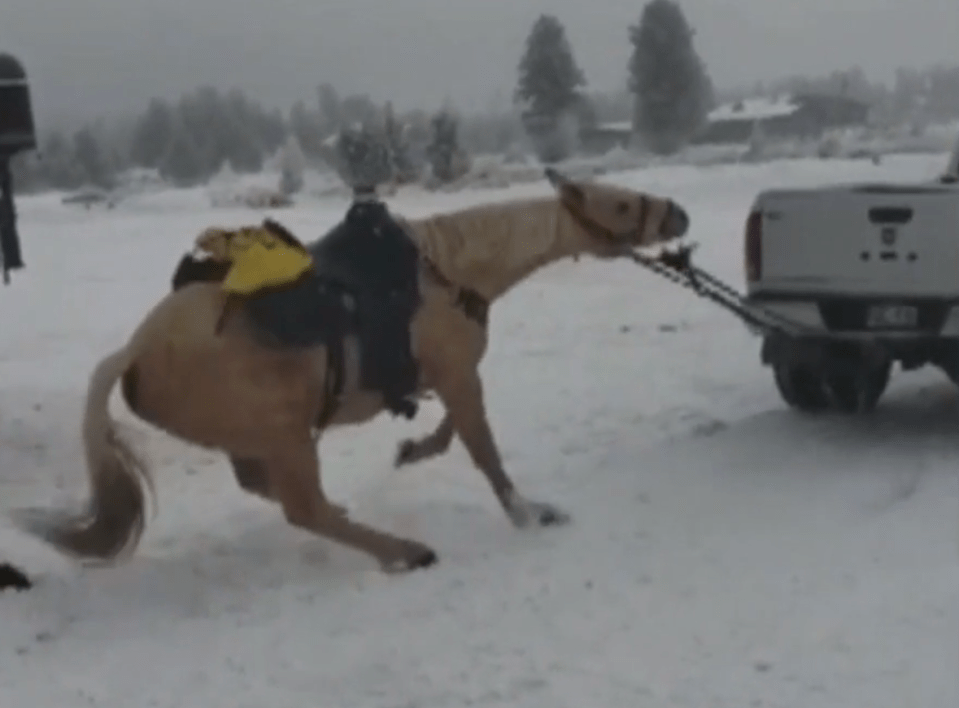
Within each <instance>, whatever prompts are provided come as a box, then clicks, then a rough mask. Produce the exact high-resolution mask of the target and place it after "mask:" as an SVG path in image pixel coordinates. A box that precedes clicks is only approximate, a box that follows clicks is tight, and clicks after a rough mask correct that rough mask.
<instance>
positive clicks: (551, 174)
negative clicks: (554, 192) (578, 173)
mask: <svg viewBox="0 0 959 708" xmlns="http://www.w3.org/2000/svg"><path fill="white" fill-rule="evenodd" d="M543 174H544V175H546V179H548V180H549V183H550V184H551V185H553V186H554V187H556V189H559V188H560V187H562V186H563V185H565V184H569V178H568V177H566V176H565V175H562V174H560V172H559V170H557V169H556V168H555V167H547V168H546V169H544V170H543Z"/></svg>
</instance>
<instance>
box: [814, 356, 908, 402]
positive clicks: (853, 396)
mask: <svg viewBox="0 0 959 708" xmlns="http://www.w3.org/2000/svg"><path fill="white" fill-rule="evenodd" d="M891 370H892V366H891V365H890V364H886V365H884V366H882V367H880V368H878V369H874V370H872V371H870V372H868V373H867V374H866V376H864V377H863V378H862V379H861V381H860V380H859V377H857V376H856V375H855V374H849V373H836V372H833V373H830V374H827V375H826V376H825V384H826V389H827V390H828V392H829V395H830V398H831V399H832V404H833V407H835V408H836V410H839V411H841V412H843V413H868V412H869V411H871V410H873V409H874V408H875V407H876V404H877V403H878V402H879V399H880V398H882V394H883V393H885V392H886V386H888V385H889V375H890V372H891ZM859 386H864V387H865V390H864V391H860V389H859ZM860 395H861V397H860ZM860 404H861V405H862V407H861V408H860Z"/></svg>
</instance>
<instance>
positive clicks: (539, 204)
mask: <svg viewBox="0 0 959 708" xmlns="http://www.w3.org/2000/svg"><path fill="white" fill-rule="evenodd" d="M411 225H412V226H413V230H414V231H415V232H416V233H417V234H418V236H419V237H418V239H417V240H418V241H419V243H420V247H421V248H422V249H423V251H424V252H425V254H426V256H427V257H428V258H430V259H431V260H433V261H434V262H435V263H436V265H437V266H438V267H439V269H440V270H441V271H442V272H443V273H444V275H445V276H446V277H447V278H449V279H450V280H452V281H453V282H455V283H456V284H457V285H460V286H462V287H467V288H471V289H473V290H475V291H476V292H478V293H479V294H481V295H483V296H484V297H485V298H487V299H488V300H490V301H491V302H492V301H493V300H495V299H497V298H499V297H501V296H502V295H504V294H505V293H506V292H508V291H509V290H510V289H511V288H512V287H513V286H514V285H516V284H517V283H519V282H521V281H523V280H525V279H526V278H528V277H529V276H530V275H532V274H533V273H534V272H536V271H537V270H539V269H540V268H542V267H544V266H546V265H549V264H551V263H554V262H556V261H558V260H561V259H563V258H566V257H569V256H573V255H576V254H577V253H579V252H580V251H581V250H582V244H581V243H580V242H579V239H578V238H577V236H578V229H577V228H576V226H575V223H574V222H573V220H572V218H571V217H570V216H569V214H568V213H567V212H566V210H565V209H563V208H562V206H561V205H560V203H559V200H558V199H556V198H549V199H542V200H527V201H523V202H515V203H506V204H493V205H488V206H483V207H474V208H471V209H465V210H463V211H459V212H454V213H452V214H443V215H439V216H434V217H430V218H427V219H422V220H417V221H415V222H411Z"/></svg>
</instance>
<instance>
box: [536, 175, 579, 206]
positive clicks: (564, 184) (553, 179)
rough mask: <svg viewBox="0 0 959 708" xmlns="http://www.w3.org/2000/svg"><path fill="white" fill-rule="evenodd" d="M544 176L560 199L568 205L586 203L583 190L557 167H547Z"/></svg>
mask: <svg viewBox="0 0 959 708" xmlns="http://www.w3.org/2000/svg"><path fill="white" fill-rule="evenodd" d="M543 174H544V175H546V179H548V180H549V183H550V184H551V185H553V187H554V188H555V189H556V191H558V192H559V195H560V198H561V199H563V200H564V201H565V202H567V203H568V204H581V203H582V202H583V201H585V199H586V195H585V194H583V190H582V188H580V186H579V185H578V184H576V182H574V181H573V180H571V179H570V178H569V177H567V176H566V175H564V174H563V173H562V172H560V171H559V170H557V169H556V168H555V167H547V168H546V169H544V170H543Z"/></svg>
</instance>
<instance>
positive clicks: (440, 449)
mask: <svg viewBox="0 0 959 708" xmlns="http://www.w3.org/2000/svg"><path fill="white" fill-rule="evenodd" d="M453 432H454V430H453V419H452V418H451V417H450V414H449V413H447V414H446V415H444V416H443V420H441V421H440V424H439V425H438V426H436V430H434V431H433V432H432V433H430V434H428V435H424V436H423V437H421V438H407V439H406V440H402V441H400V444H399V445H398V446H397V448H396V457H395V458H394V460H393V466H394V467H403V466H404V465H412V464H413V463H415V462H422V461H423V460H426V459H429V458H431V457H436V456H437V455H442V454H443V453H444V452H446V451H447V450H449V447H450V443H451V442H452V441H453Z"/></svg>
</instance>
